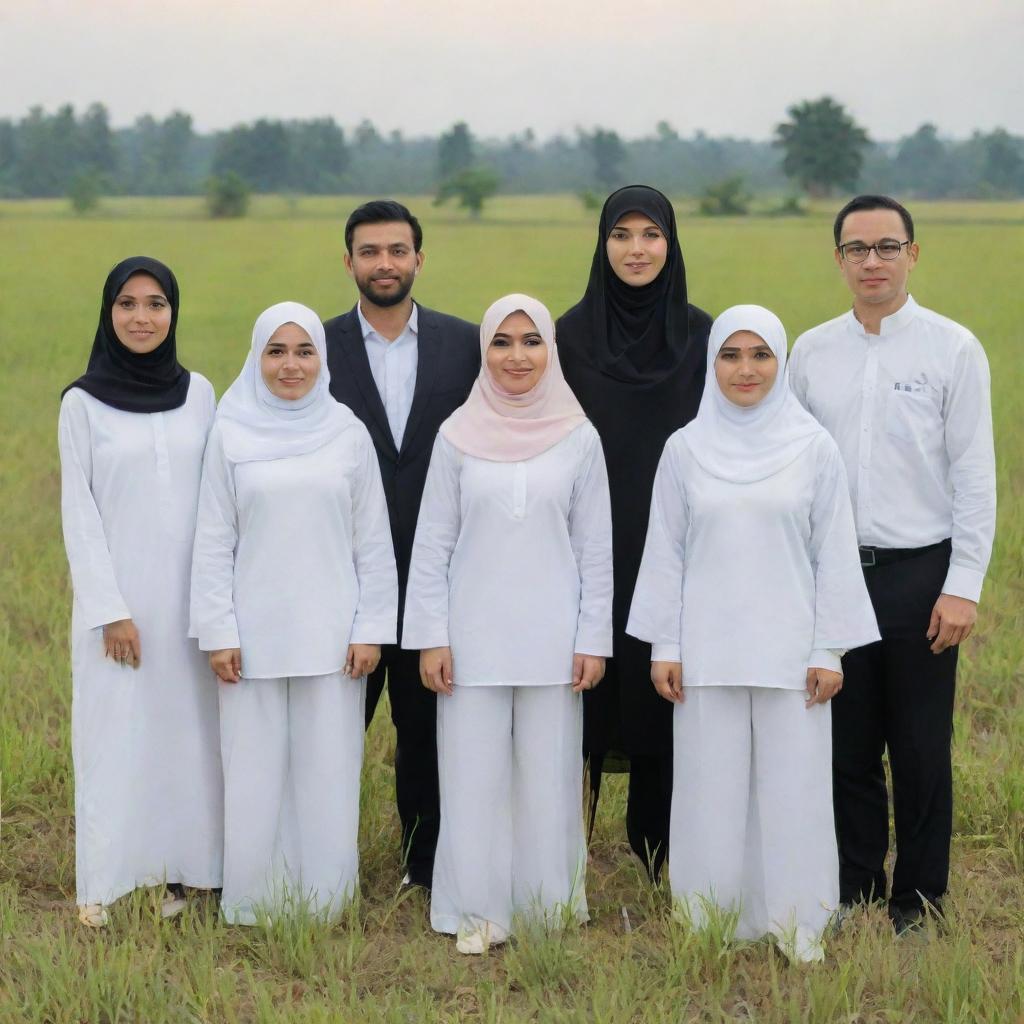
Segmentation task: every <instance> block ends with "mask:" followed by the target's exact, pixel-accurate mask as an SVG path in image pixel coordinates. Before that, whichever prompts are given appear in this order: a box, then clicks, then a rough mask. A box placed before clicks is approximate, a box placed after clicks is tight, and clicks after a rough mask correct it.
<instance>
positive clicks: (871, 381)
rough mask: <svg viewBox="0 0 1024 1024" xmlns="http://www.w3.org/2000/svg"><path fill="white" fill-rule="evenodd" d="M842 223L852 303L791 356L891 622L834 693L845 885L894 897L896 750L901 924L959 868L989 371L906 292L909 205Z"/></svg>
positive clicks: (839, 239) (992, 500) (911, 246)
mask: <svg viewBox="0 0 1024 1024" xmlns="http://www.w3.org/2000/svg"><path fill="white" fill-rule="evenodd" d="M834 235H835V244H836V248H835V261H836V265H837V266H838V268H839V271H840V273H841V274H842V275H843V278H844V279H845V281H846V284H847V286H848V287H849V289H850V291H851V292H853V309H852V310H851V311H850V312H848V313H844V314H843V315H842V316H840V317H837V318H836V319H835V320H829V321H828V322H827V323H824V324H821V325H819V326H818V327H815V328H813V329H812V330H810V331H807V332H806V333H805V334H803V335H801V336H800V337H799V338H797V340H796V343H795V345H794V347H793V354H792V356H791V358H790V364H789V366H790V371H789V372H790V382H791V385H792V388H793V391H794V392H795V394H796V396H797V397H798V398H799V399H800V401H801V402H802V403H803V405H804V406H805V407H806V408H807V409H808V410H809V411H810V412H811V413H812V415H814V416H815V417H816V418H817V419H818V420H819V421H820V422H821V423H822V424H823V425H824V426H825V428H826V429H827V430H828V431H829V433H831V434H832V436H833V437H834V438H835V440H836V442H837V443H838V445H839V447H840V450H841V451H842V454H843V460H844V462H845V464H846V471H847V476H848V478H849V483H850V491H851V496H852V499H853V506H854V514H855V518H856V521H857V536H858V542H859V543H860V545H861V549H860V551H861V564H862V566H863V567H864V576H865V579H866V581H867V586H868V591H869V593H870V595H871V600H872V603H873V604H874V608H875V614H876V616H877V618H878V627H879V632H880V633H881V635H882V639H881V640H880V641H879V642H878V643H874V644H871V645H870V646H868V647H863V648H860V649H858V650H856V651H852V652H850V653H849V654H847V655H846V656H845V657H844V658H843V659H842V670H843V674H844V685H843V690H842V692H841V693H840V694H839V695H838V696H837V697H836V698H835V699H834V700H833V701H832V744H833V787H834V792H833V795H834V801H835V812H836V831H837V834H838V840H839V861H840V869H839V870H840V899H841V901H842V902H843V904H844V905H846V906H849V905H852V904H854V903H859V902H866V901H870V900H879V901H884V900H885V897H886V875H885V867H884V861H885V856H886V851H887V849H888V842H889V810H888V795H887V792H886V784H885V772H884V768H883V764H882V755H883V753H884V752H885V750H886V749H888V753H889V770H890V774H891V778H892V789H893V813H894V818H895V825H896V850H897V859H896V863H895V867H894V870H893V877H892V891H891V894H890V898H889V915H890V917H891V919H892V921H893V925H894V926H895V928H896V930H897V932H898V933H902V932H904V931H906V930H908V929H911V928H916V927H919V926H920V925H921V924H922V923H923V920H924V915H925V911H926V908H930V909H932V910H935V911H941V901H942V897H943V895H944V894H945V892H946V886H947V882H948V879H949V845H950V838H951V835H952V827H953V777H952V765H951V757H950V745H951V742H952V735H953V698H954V690H955V684H956V664H957V651H958V645H959V644H960V642H961V641H963V640H964V639H966V638H967V636H969V635H970V632H971V630H972V628H973V626H974V623H975V619H976V618H977V604H978V599H979V597H980V596H981V588H982V582H983V581H984V578H985V572H986V569H987V567H988V561H989V556H990V554H991V550H992V538H993V534H994V531H995V511H996V484H995V458H994V454H993V444H992V412H991V400H990V387H989V370H988V361H987V360H986V358H985V353H984V350H983V349H982V347H981V345H980V344H979V343H978V340H977V339H976V338H975V337H974V336H973V335H972V334H971V332H970V331H969V330H967V328H965V327H962V326H960V324H957V323H954V322H953V321H952V320H948V319H946V318H945V317H943V316H940V315H939V314H938V313H933V312H932V311H931V310H928V309H924V308H923V307H921V306H919V305H917V303H916V302H915V301H914V300H913V298H912V297H911V296H910V295H909V294H908V292H907V280H908V278H909V276H910V272H911V271H912V270H913V268H914V266H915V264H916V263H917V259H918V245H917V243H916V242H915V241H914V222H913V220H912V219H911V216H910V214H909V213H908V211H907V210H906V209H905V208H904V207H903V206H901V205H900V204H899V203H898V202H896V201H895V200H894V199H890V198H889V197H887V196H872V195H865V196H858V197H857V198H856V199H853V200H852V201H851V202H849V203H847V204H846V206H844V207H843V209H842V210H840V211H839V214H838V216H837V217H836V220H835V225H834ZM837 667H838V666H837Z"/></svg>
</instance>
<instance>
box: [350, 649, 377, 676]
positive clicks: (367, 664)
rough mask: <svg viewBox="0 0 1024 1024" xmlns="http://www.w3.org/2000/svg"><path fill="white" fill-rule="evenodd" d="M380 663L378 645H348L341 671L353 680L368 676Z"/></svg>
mask: <svg viewBox="0 0 1024 1024" xmlns="http://www.w3.org/2000/svg"><path fill="white" fill-rule="evenodd" d="M379 661H380V644H349V645H348V657H347V658H346V659H345V667H344V668H343V669H342V670H341V671H342V673H343V674H344V675H346V676H351V677H352V678H353V679H362V677H363V676H368V675H369V674H370V673H371V672H372V671H373V670H374V669H375V668H376V667H377V663H378V662H379Z"/></svg>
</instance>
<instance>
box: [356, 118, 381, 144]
mask: <svg viewBox="0 0 1024 1024" xmlns="http://www.w3.org/2000/svg"><path fill="white" fill-rule="evenodd" d="M353 138H354V139H355V143H356V145H357V146H376V145H379V144H380V141H381V138H380V133H379V132H378V131H377V129H376V128H375V127H374V126H373V122H372V121H369V120H367V119H366V118H363V120H362V121H360V122H359V124H357V125H356V130H355V134H354V136H353Z"/></svg>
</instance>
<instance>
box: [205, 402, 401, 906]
mask: <svg viewBox="0 0 1024 1024" xmlns="http://www.w3.org/2000/svg"><path fill="white" fill-rule="evenodd" d="M397 617H398V576H397V572H396V569H395V557H394V550H393V547H392V541H391V532H390V527H389V525H388V514H387V504H386V502H385V498H384V488H383V485H382V484H381V479H380V469H379V467H378V463H377V456H376V454H375V452H374V449H373V443H372V442H371V440H370V436H369V434H368V433H367V431H366V428H365V427H364V426H363V425H362V423H360V422H359V421H358V420H356V419H355V418H354V417H353V418H352V423H351V425H350V426H349V427H348V428H347V429H345V430H344V431H343V432H342V433H340V434H339V435H338V436H337V437H335V438H334V439H333V440H331V441H329V442H328V443H326V444H325V445H323V446H322V447H320V448H318V449H315V450H314V451H311V452H307V453H305V454H301V455H294V456H291V457H287V458H280V459H268V460H262V461H250V462H239V463H232V462H231V461H230V460H229V459H228V457H227V455H226V454H225V451H224V445H223V438H222V434H221V425H220V423H219V422H218V424H217V425H215V426H214V428H213V430H212V432H211V434H210V441H209V445H208V447H207V453H206V463H205V468H204V474H203V486H202V494H201V498H200V507H199V522H198V526H197V529H196V543H195V557H194V568H193V576H192V627H193V631H194V632H195V633H196V635H197V636H198V637H199V645H200V647H201V648H202V649H203V650H219V649H224V648H232V647H238V648H240V649H241V652H242V680H241V682H239V683H220V684H219V689H220V702H221V703H220V707H221V745H222V752H223V759H224V785H225V845H224V893H223V898H222V909H223V912H224V915H225V918H226V919H227V920H228V921H229V922H231V923H235V924H255V923H256V922H257V921H258V920H259V919H260V914H261V913H264V912H265V913H267V914H270V915H271V916H274V915H278V914H282V913H287V912H291V911H294V910H296V909H299V908H300V907H301V908H303V909H305V910H307V911H309V912H312V913H316V914H321V915H323V916H326V917H335V916H337V914H338V913H339V912H340V911H341V910H342V909H343V908H344V906H345V904H346V903H347V902H348V901H349V900H350V899H351V898H352V896H353V895H354V894H355V889H356V886H357V884H358V852H357V846H356V840H357V835H358V828H359V771H360V766H361V763H362V753H363V731H364V720H363V706H364V699H365V689H366V680H365V678H362V679H350V678H348V677H346V676H344V675H343V674H342V672H341V669H342V667H343V666H344V664H345V660H346V655H347V651H348V645H349V644H350V643H362V644H386V643H394V642H395V638H396V632H397Z"/></svg>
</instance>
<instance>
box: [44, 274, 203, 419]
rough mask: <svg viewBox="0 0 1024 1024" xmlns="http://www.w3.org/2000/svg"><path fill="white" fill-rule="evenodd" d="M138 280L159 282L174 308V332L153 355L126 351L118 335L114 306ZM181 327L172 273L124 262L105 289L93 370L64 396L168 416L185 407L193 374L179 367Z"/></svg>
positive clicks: (172, 310)
mask: <svg viewBox="0 0 1024 1024" xmlns="http://www.w3.org/2000/svg"><path fill="white" fill-rule="evenodd" d="M135 274H149V276H150V277H153V278H156V280H157V281H158V282H159V284H160V287H161V288H162V289H163V293H164V295H166V296H167V301H168V303H169V304H170V307H171V328H170V330H169V331H168V332H167V337H166V338H164V340H163V341H162V342H160V344H159V345H157V347H156V348H155V349H153V351H152V352H144V353H141V354H140V353H137V352H132V351H131V350H130V349H128V348H126V347H125V346H124V345H122V344H121V342H120V341H118V339H117V335H116V334H115V333H114V321H113V318H112V313H111V311H112V310H113V307H114V300H115V299H116V298H117V296H118V295H119V294H120V293H121V289H122V288H123V287H124V286H125V284H126V283H127V281H128V279H129V278H130V277H132V276H134V275H135ZM177 325H178V282H177V281H176V280H175V277H174V274H173V273H171V269H170V267H167V266H165V265H164V264H163V263H161V262H160V261H159V260H154V259H150V258H149V257H148V256H132V257H130V258H129V259H126V260H122V261H121V262H120V263H118V265H117V266H116V267H114V269H113V270H111V272H110V273H109V274H108V275H107V281H106V284H104V286H103V304H102V306H101V307H100V322H99V326H98V327H97V328H96V337H95V338H94V339H93V343H92V352H91V353H90V354H89V366H88V368H87V369H86V371H85V373H84V374H83V375H82V376H81V377H79V378H78V380H76V381H72V382H71V383H70V384H69V385H68V386H67V387H66V388H65V389H64V390H63V391H62V392H61V397H62V398H63V397H64V395H66V394H67V393H68V392H69V391H70V390H71V389H72V388H81V389H82V390H83V391H86V392H88V393H89V394H90V395H92V396H93V398H98V399H99V400H100V401H101V402H103V403H104V404H105V405H109V406H111V407H113V408H114V409H122V410H124V411H125V412H167V411H168V410H170V409H177V408H178V407H179V406H182V405H184V404H185V399H186V398H187V397H188V385H189V372H188V370H186V369H185V368H184V367H183V366H182V365H181V363H179V362H178V353H177V343H176V339H175V328H176V327H177Z"/></svg>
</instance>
